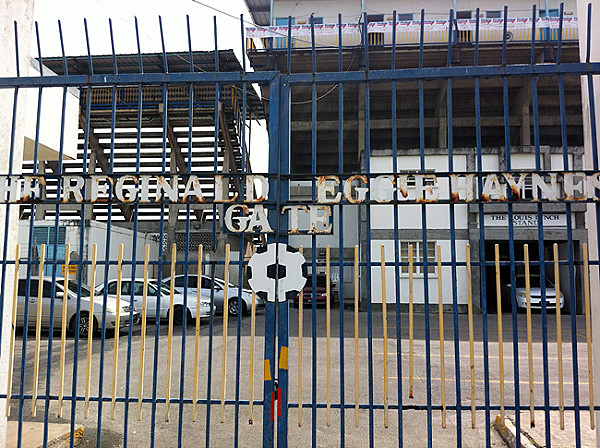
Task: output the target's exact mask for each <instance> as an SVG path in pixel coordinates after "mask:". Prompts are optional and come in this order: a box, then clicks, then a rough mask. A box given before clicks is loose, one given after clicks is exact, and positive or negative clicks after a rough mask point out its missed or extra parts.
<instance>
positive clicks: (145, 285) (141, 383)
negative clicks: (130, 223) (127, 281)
mask: <svg viewBox="0 0 600 448" xmlns="http://www.w3.org/2000/svg"><path fill="white" fill-rule="evenodd" d="M149 262H150V245H149V244H146V246H145V247H144V280H143V288H144V289H143V290H142V328H141V332H140V373H139V377H138V413H137V419H138V422H139V421H141V420H142V403H143V396H144V362H145V360H146V319H147V315H148V268H149ZM158 286H160V285H158ZM158 318H159V317H156V319H158Z"/></svg>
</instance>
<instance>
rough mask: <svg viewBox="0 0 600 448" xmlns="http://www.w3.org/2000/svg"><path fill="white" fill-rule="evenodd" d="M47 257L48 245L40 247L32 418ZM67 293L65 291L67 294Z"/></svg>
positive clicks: (34, 410)
mask: <svg viewBox="0 0 600 448" xmlns="http://www.w3.org/2000/svg"><path fill="white" fill-rule="evenodd" d="M45 257H46V245H45V244H42V245H41V247H40V264H39V275H38V291H37V306H36V316H35V351H34V360H33V393H32V397H31V416H32V417H35V416H36V414H37V409H36V405H37V395H38V384H39V376H40V372H39V369H40V342H41V338H42V312H43V308H42V304H43V300H44V294H43V292H44V262H45ZM66 293H67V292H66V291H65V294H66Z"/></svg>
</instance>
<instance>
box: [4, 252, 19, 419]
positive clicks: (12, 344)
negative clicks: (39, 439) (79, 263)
mask: <svg viewBox="0 0 600 448" xmlns="http://www.w3.org/2000/svg"><path fill="white" fill-rule="evenodd" d="M20 253H21V245H20V244H17V245H16V246H15V269H14V271H15V272H14V280H13V298H12V301H13V303H12V318H11V327H10V348H9V352H8V373H7V374H8V378H7V384H6V416H7V417H10V397H11V394H12V378H13V363H14V360H15V329H16V327H17V298H18V296H19V293H18V291H19V256H20Z"/></svg>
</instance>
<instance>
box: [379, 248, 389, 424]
mask: <svg viewBox="0 0 600 448" xmlns="http://www.w3.org/2000/svg"><path fill="white" fill-rule="evenodd" d="M386 289H387V288H386V284H385V246H384V245H383V244H382V245H381V314H382V317H383V326H382V330H383V426H384V428H387V427H388V425H389V415H388V406H389V397H388V347H387V345H388V338H387V295H386V292H387V291H386Z"/></svg>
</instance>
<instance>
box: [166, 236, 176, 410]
mask: <svg viewBox="0 0 600 448" xmlns="http://www.w3.org/2000/svg"><path fill="white" fill-rule="evenodd" d="M176 261H177V244H175V243H174V244H173V245H172V246H171V290H170V292H169V328H168V332H167V385H166V391H165V422H168V421H169V411H170V409H171V361H172V359H171V358H172V355H173V317H174V316H173V313H174V311H175V309H174V304H173V301H174V297H175V281H174V280H175V263H176Z"/></svg>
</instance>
